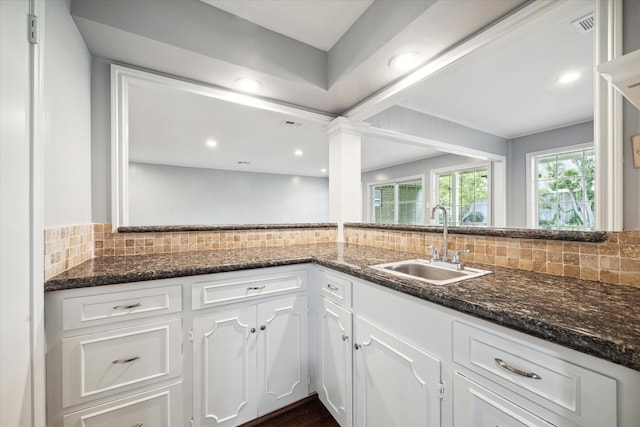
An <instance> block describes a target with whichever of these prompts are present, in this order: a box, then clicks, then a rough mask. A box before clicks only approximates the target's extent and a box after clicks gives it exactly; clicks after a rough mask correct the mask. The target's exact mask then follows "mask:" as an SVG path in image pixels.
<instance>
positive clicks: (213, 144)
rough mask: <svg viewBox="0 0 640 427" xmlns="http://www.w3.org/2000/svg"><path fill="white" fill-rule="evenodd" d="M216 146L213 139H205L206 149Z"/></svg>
mask: <svg viewBox="0 0 640 427" xmlns="http://www.w3.org/2000/svg"><path fill="white" fill-rule="evenodd" d="M216 145H218V143H217V142H216V141H214V140H213V139H207V147H215V146H216Z"/></svg>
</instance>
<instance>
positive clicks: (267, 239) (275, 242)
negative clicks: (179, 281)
mask: <svg viewBox="0 0 640 427" xmlns="http://www.w3.org/2000/svg"><path fill="white" fill-rule="evenodd" d="M336 236H337V232H336V228H326V227H325V228H295V229H272V230H260V229H256V230H233V231H232V230H229V231H190V232H165V233H112V232H111V224H83V225H74V226H65V227H55V228H49V229H46V230H45V272H44V276H45V280H48V279H50V278H51V277H53V276H55V275H57V274H60V273H62V272H63V271H65V270H68V269H70V268H72V267H75V266H76V265H79V264H81V263H83V262H84V261H86V260H88V259H91V258H93V257H96V258H98V257H103V256H128V255H139V254H154V253H169V252H186V251H206V250H214V249H235V248H259V247H274V246H285V245H297V244H305V243H328V242H335V241H336Z"/></svg>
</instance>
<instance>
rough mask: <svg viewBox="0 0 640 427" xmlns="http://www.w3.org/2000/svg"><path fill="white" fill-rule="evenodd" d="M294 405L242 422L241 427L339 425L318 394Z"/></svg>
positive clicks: (331, 426) (334, 426)
mask: <svg viewBox="0 0 640 427" xmlns="http://www.w3.org/2000/svg"><path fill="white" fill-rule="evenodd" d="M294 405H296V404H294ZM294 405H291V406H288V407H286V408H283V409H282V410H280V411H277V412H274V413H273V414H269V415H265V416H264V417H261V418H258V419H257V420H254V421H251V422H249V423H246V424H243V425H242V426H241V427H339V424H338V423H337V422H336V420H334V419H333V417H332V416H331V414H329V411H327V409H326V408H325V407H324V406H323V405H322V403H321V402H320V400H318V395H313V396H310V397H308V398H307V399H304V400H303V401H301V402H300V404H299V405H298V406H295V407H294Z"/></svg>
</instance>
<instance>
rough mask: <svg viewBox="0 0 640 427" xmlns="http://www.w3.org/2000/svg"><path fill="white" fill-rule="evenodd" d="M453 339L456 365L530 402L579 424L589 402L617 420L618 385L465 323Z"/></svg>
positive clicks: (456, 329) (456, 325) (455, 327)
mask: <svg viewBox="0 0 640 427" xmlns="http://www.w3.org/2000/svg"><path fill="white" fill-rule="evenodd" d="M453 338H454V341H453V358H454V361H455V362H456V363H458V364H460V365H462V366H464V367H466V368H468V369H470V370H472V371H475V372H477V373H478V374H480V375H482V376H484V377H486V378H488V379H490V380H492V381H494V382H496V383H498V384H501V385H503V386H506V387H507V388H509V389H510V390H513V391H515V392H516V393H518V394H520V395H522V396H524V397H526V398H527V399H530V400H531V401H534V402H536V403H538V404H542V405H544V406H545V407H548V408H550V409H553V410H555V411H556V412H558V413H561V414H563V415H565V416H567V414H573V415H575V416H576V417H577V418H580V417H582V416H583V415H584V414H585V413H586V412H587V409H588V406H589V405H590V403H589V400H593V404H596V402H597V405H598V406H599V407H601V408H603V411H600V412H601V414H600V415H602V416H603V419H604V420H611V419H613V420H615V414H616V410H615V405H616V404H615V402H616V382H615V380H613V379H611V378H608V377H605V376H604V375H601V374H598V373H595V372H593V371H590V370H587V369H585V368H582V367H580V366H577V365H574V364H571V363H569V362H567V361H565V360H562V359H559V358H557V357H554V356H552V355H550V354H548V353H545V352H542V351H539V350H537V349H534V348H532V347H529V346H528V345H526V344H525V343H521V342H518V341H516V340H513V339H510V338H505V337H501V336H498V335H494V334H491V333H488V332H486V331H483V330H480V329H476V328H474V327H471V326H468V325H465V324H462V323H458V322H454V323H453ZM611 417H613V418H611ZM574 419H575V418H574ZM607 422H609V421H607Z"/></svg>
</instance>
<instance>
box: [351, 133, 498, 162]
mask: <svg viewBox="0 0 640 427" xmlns="http://www.w3.org/2000/svg"><path fill="white" fill-rule="evenodd" d="M363 136H376V137H379V138H386V139H388V140H391V141H397V142H403V143H408V144H412V145H415V146H423V147H429V148H434V149H437V150H439V151H441V152H445V153H449V154H456V155H459V156H465V157H473V158H476V159H479V160H496V161H504V160H505V157H504V156H502V155H500V154H496V153H491V152H488V151H482V150H476V149H474V148H468V147H461V146H459V145H456V144H452V143H449V142H444V141H438V140H435V139H430V138H424V137H421V136H415V135H410V134H407V133H401V132H396V131H392V130H387V129H382V128H376V127H370V128H364V129H363ZM378 169H379V168H378Z"/></svg>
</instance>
